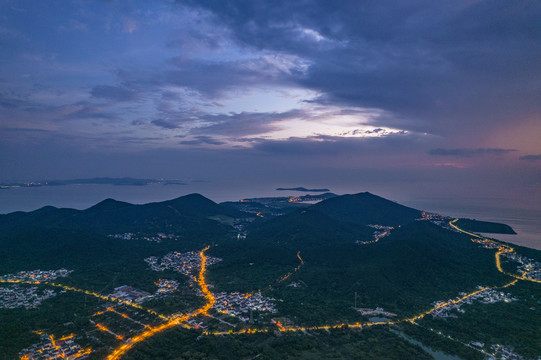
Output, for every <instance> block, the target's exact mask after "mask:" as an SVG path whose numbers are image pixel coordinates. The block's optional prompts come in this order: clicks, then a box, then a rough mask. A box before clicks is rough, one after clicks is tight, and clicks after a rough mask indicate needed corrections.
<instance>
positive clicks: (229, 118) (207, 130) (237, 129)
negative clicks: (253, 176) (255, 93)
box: [192, 110, 302, 137]
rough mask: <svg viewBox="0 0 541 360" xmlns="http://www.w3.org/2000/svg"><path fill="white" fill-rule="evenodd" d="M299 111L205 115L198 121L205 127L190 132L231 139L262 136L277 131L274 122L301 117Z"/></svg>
mask: <svg viewBox="0 0 541 360" xmlns="http://www.w3.org/2000/svg"><path fill="white" fill-rule="evenodd" d="M301 114H302V112H301V111H297V110H292V111H290V112H285V113H255V112H241V113H232V114H221V115H206V116H203V117H201V118H200V119H201V120H202V121H203V122H204V123H205V124H207V125H204V126H201V127H197V128H195V129H193V130H192V133H194V134H214V135H224V136H232V137H243V136H249V135H257V134H263V133H266V132H269V131H273V130H276V129H278V126H277V125H276V124H274V122H277V121H280V120H285V119H290V118H293V117H296V116H299V115H301Z"/></svg>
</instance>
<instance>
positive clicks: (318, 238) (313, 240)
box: [249, 207, 374, 248]
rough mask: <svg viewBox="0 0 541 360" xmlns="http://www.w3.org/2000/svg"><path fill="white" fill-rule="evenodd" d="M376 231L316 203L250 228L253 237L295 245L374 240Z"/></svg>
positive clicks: (290, 245) (293, 246) (294, 246)
mask: <svg viewBox="0 0 541 360" xmlns="http://www.w3.org/2000/svg"><path fill="white" fill-rule="evenodd" d="M373 233H374V230H373V229H371V228H369V227H367V226H358V225H356V224H353V223H349V222H343V221H339V220H336V219H334V218H332V217H330V216H328V215H326V214H324V213H323V212H321V211H319V210H317V209H315V208H313V207H309V208H306V209H300V210H297V211H294V212H292V213H289V214H286V215H283V216H278V217H276V218H273V219H271V220H268V221H265V222H261V223H255V224H254V225H253V226H251V227H250V228H249V238H250V239H257V240H258V241H263V240H264V241H266V242H272V243H275V244H279V245H281V246H286V247H292V248H296V247H298V246H300V245H308V246H314V245H317V244H339V243H354V242H355V241H357V240H360V241H368V240H372V237H373V236H372V235H373Z"/></svg>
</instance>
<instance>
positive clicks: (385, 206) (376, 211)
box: [312, 192, 421, 226]
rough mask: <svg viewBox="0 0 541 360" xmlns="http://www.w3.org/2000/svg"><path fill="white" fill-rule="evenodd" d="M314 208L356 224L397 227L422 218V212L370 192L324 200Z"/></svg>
mask: <svg viewBox="0 0 541 360" xmlns="http://www.w3.org/2000/svg"><path fill="white" fill-rule="evenodd" d="M312 208H314V209H316V210H319V211H321V212H322V213H324V214H326V215H328V216H330V217H333V218H335V219H337V220H341V221H349V222H352V223H355V224H360V225H368V224H378V225H386V226H397V225H403V224H407V223H409V222H412V221H414V220H415V219H418V218H420V217H421V212H420V211H419V210H416V209H412V208H409V207H407V206H404V205H400V204H397V203H395V202H393V201H390V200H387V199H384V198H382V197H380V196H377V195H373V194H371V193H369V192H363V193H358V194H354V195H342V196H337V197H333V198H330V199H327V200H324V201H322V202H320V203H317V204H315V205H313V206H312Z"/></svg>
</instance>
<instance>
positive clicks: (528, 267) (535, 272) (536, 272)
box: [502, 252, 541, 281]
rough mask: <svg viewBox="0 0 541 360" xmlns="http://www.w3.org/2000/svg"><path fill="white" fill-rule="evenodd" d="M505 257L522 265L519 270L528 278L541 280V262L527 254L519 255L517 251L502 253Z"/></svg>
mask: <svg viewBox="0 0 541 360" xmlns="http://www.w3.org/2000/svg"><path fill="white" fill-rule="evenodd" d="M502 256H503V257H505V258H507V259H509V260H511V261H514V262H517V263H519V264H520V265H519V266H518V267H517V270H518V271H519V272H520V273H523V274H524V276H525V277H526V278H527V279H532V280H538V281H541V263H540V262H537V261H535V260H533V259H530V258H527V257H526V256H522V255H518V254H516V253H511V252H507V253H504V254H502Z"/></svg>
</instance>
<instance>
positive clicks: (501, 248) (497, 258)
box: [449, 219, 541, 283]
mask: <svg viewBox="0 0 541 360" xmlns="http://www.w3.org/2000/svg"><path fill="white" fill-rule="evenodd" d="M457 221H458V219H454V220H453V221H449V225H450V226H451V227H452V228H453V229H455V230H457V231H459V232H461V233H464V234H468V235H470V236H473V237H476V238H477V239H480V240H479V241H476V242H479V243H481V244H482V243H485V244H492V245H493V246H494V247H495V248H497V249H498V251H497V252H496V253H495V254H494V258H495V262H496V268H497V269H498V271H499V272H501V273H502V274H505V275H507V276H511V277H514V278H515V279H518V280H525V281H531V282H535V283H541V280H536V279H530V278H528V277H526V273H527V272H524V273H523V274H522V276H519V275H516V274H511V273H508V272H506V271H504V270H503V269H502V263H501V259H500V257H501V255H502V254H504V253H516V252H515V249H514V248H513V247H511V246H509V245H505V244H502V243H499V242H497V241H494V240H490V239H487V238H486V237H483V236H481V235H477V234H474V233H471V232H468V231H465V230H462V229H461V228H459V227H458V226H456V225H455V223H456V222H457ZM472 240H473V239H472Z"/></svg>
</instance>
